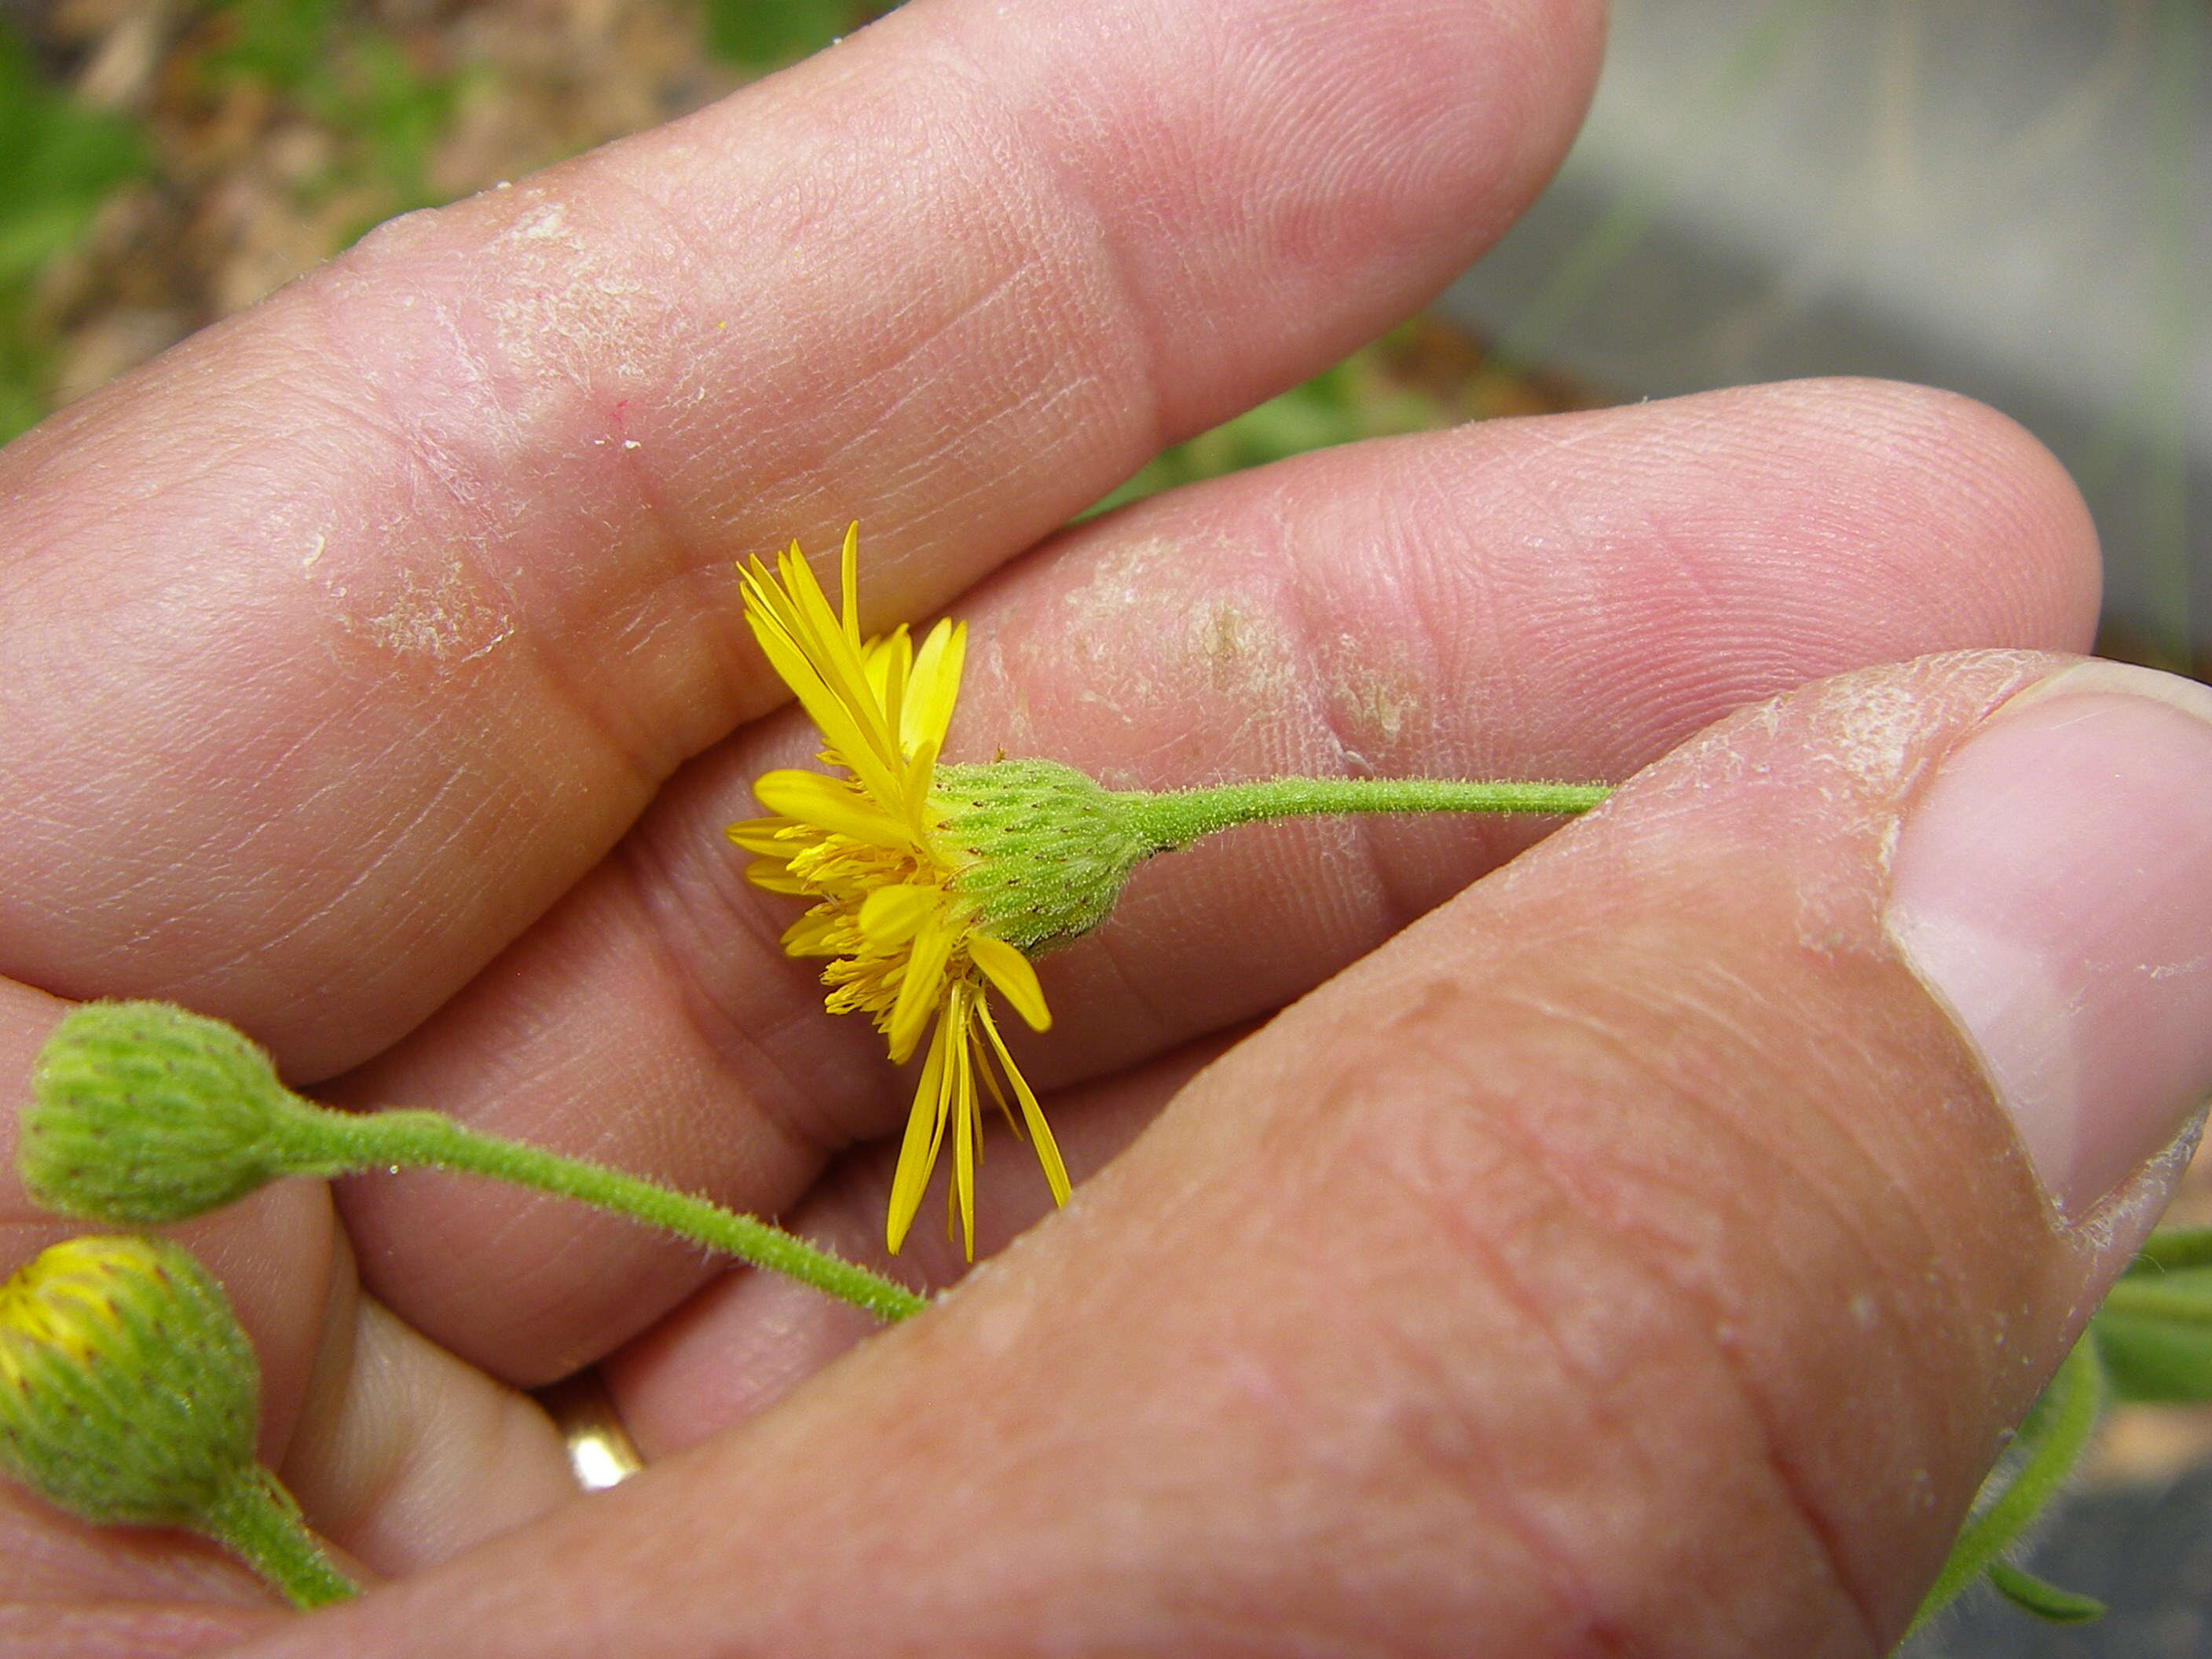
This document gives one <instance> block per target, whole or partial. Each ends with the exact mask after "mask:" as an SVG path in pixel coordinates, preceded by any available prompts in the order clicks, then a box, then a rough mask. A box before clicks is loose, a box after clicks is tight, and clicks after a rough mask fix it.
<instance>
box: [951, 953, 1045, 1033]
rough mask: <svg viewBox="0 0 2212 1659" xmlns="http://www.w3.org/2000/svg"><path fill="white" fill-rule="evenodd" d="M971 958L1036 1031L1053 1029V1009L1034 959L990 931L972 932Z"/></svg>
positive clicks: (969, 956)
mask: <svg viewBox="0 0 2212 1659" xmlns="http://www.w3.org/2000/svg"><path fill="white" fill-rule="evenodd" d="M968 959H969V961H970V962H972V963H975V965H976V966H977V967H978V968H980V969H982V970H983V977H984V978H986V979H987V980H989V981H991V983H992V984H994V985H995V986H997V987H999V994H1000V995H1001V996H1003V997H1005V998H1006V1001H1007V1002H1008V1003H1009V1004H1010V1005H1012V1008H1013V1011H1014V1012H1016V1013H1018V1014H1019V1015H1020V1016H1021V1017H1022V1018H1023V1019H1024V1020H1025V1021H1027V1022H1028V1024H1029V1028H1030V1030H1032V1031H1048V1030H1051V1029H1052V1010H1051V1009H1049V1008H1048V1007H1046V1006H1044V987H1043V986H1042V985H1040V984H1038V983H1037V976H1036V969H1034V968H1032V967H1030V959H1029V958H1028V957H1025V956H1024V955H1023V954H1022V953H1021V952H1020V951H1017V950H1016V949H1014V947H1013V946H1012V945H1009V944H1007V943H1006V941H1005V940H1004V939H993V938H992V937H991V936H990V935H989V934H988V933H970V934H969V935H968Z"/></svg>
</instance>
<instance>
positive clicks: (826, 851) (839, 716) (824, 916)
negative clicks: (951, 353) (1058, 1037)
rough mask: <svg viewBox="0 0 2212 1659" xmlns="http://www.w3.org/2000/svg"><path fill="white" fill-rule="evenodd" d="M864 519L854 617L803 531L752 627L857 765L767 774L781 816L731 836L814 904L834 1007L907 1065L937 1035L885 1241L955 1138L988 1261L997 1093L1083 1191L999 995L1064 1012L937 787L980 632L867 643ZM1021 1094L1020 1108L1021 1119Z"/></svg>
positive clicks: (761, 869) (1024, 1012) (815, 943)
mask: <svg viewBox="0 0 2212 1659" xmlns="http://www.w3.org/2000/svg"><path fill="white" fill-rule="evenodd" d="M859 529H860V527H859V526H857V525H855V526H853V527H852V528H851V529H850V530H848V531H847V532H846V533H845V546H844V552H843V556H842V571H841V574H842V584H841V585H842V595H841V597H842V602H843V603H842V613H841V612H839V611H832V610H831V609H830V608H829V599H828V598H827V596H826V595H824V594H823V591H822V588H821V586H820V584H819V583H817V581H816V580H814V574H813V572H812V571H811V570H809V569H808V568H807V566H806V561H805V557H804V556H802V555H801V554H800V552H799V544H797V543H796V542H794V543H793V544H792V545H791V547H790V549H789V550H787V552H785V553H784V555H783V556H781V558H780V559H779V560H778V561H777V562H776V568H775V572H774V573H771V572H770V571H769V569H768V568H767V567H766V566H764V565H763V564H762V562H760V561H759V560H758V559H754V560H751V561H750V562H749V564H748V565H745V566H741V567H740V568H739V572H738V574H739V575H740V576H741V577H742V579H743V580H744V605H745V620H746V621H747V622H748V623H750V624H751V626H752V630H753V636H754V637H755V638H756V639H757V640H758V641H760V644H761V649H762V650H763V651H764V652H766V653H767V654H768V659H769V664H770V665H772V666H773V667H774V668H775V671H776V672H777V673H779V674H781V676H782V677H783V679H784V682H785V683H786V684H788V685H789V686H790V687H791V689H792V690H793V692H794V693H795V694H797V696H798V698H799V705H800V706H801V707H802V708H805V710H806V712H807V713H808V714H810V715H811V716H812V717H813V720H814V723H815V724H816V725H817V726H819V727H821V729H822V735H823V744H824V747H823V750H822V758H823V761H824V762H826V763H829V765H831V766H833V767H836V768H837V769H840V770H841V771H842V772H843V773H844V774H845V776H842V777H829V776H825V775H823V774H821V773H818V772H797V771H784V772H771V773H769V775H767V776H765V777H763V778H762V779H761V780H760V781H759V782H758V783H757V784H755V785H754V786H753V793H755V794H757V796H759V798H760V801H761V804H762V805H763V806H765V807H767V808H768V810H769V811H770V812H772V813H774V814H775V816H774V817H766V818H754V819H751V820H749V821H748V822H746V823H733V824H732V825H731V826H730V829H729V836H730V839H731V840H732V841H733V842H736V843H737V844H738V846H740V847H742V848H745V849H746V850H747V851H748V852H750V853H752V854H755V855H756V856H755V858H754V860H753V861H752V863H751V864H750V866H748V867H747V869H746V871H745V874H746V875H747V876H748V877H749V878H750V879H751V880H752V881H753V882H754V883H755V884H757V885H759V886H762V887H765V888H767V889H769V890H770V891H772V892H778V893H793V894H797V895H800V896H805V897H807V898H811V899H813V900H814V901H815V904H814V906H813V908H811V909H810V910H808V911H807V913H806V914H805V915H803V916H801V917H800V918H799V920H798V921H796V922H794V923H793V925H792V927H790V929H789V930H788V931H787V933H785V934H784V936H783V948H784V949H785V950H786V951H788V952H789V953H790V954H791V955H793V956H794V957H828V958H829V965H828V966H827V967H826V968H825V969H823V974H822V982H823V984H825V985H827V986H829V997H828V999H827V1000H826V1006H828V1008H829V1012H831V1013H834V1014H842V1013H854V1012H860V1013H866V1014H868V1015H870V1016H872V1018H874V1020H875V1024H876V1029H877V1030H879V1031H881V1032H882V1033H883V1034H884V1037H885V1039H886V1040H887V1042H889V1044H890V1057H891V1059H892V1060H893V1061H894V1062H895V1063H903V1062H904V1061H906V1060H908V1059H910V1058H911V1057H912V1056H913V1055H914V1054H915V1051H916V1050H917V1049H918V1048H921V1040H922V1037H923V1036H924V1035H925V1034H927V1036H928V1037H929V1045H928V1048H927V1053H926V1055H925V1057H924V1059H923V1061H922V1066H921V1082H920V1085H919V1086H918V1087H917V1088H916V1089H915V1096H914V1106H913V1109H911V1111H910V1112H909V1113H908V1116H907V1126H906V1136H905V1139H904V1140H903V1142H902V1144H901V1146H900V1148H899V1159H898V1171H897V1174H896V1176H894V1177H893V1179H892V1182H891V1197H890V1212H889V1214H888V1215H887V1217H886V1218H885V1222H884V1239H885V1242H886V1243H888V1244H889V1246H890V1249H892V1250H893V1251H896V1250H897V1249H898V1248H899V1246H900V1245H901V1244H902V1243H904V1241H905V1238H906V1235H907V1230H908V1227H910V1226H911V1225H913V1222H914V1217H915V1211H916V1210H917V1209H919V1208H920V1207H921V1197H922V1193H923V1191H924V1190H925V1189H926V1188H927V1187H928V1185H929V1177H930V1175H931V1172H932V1171H933V1170H935V1168H936V1167H937V1157H938V1153H939V1151H941V1150H942V1149H943V1146H944V1145H945V1139H946V1137H947V1135H948V1133H949V1134H950V1137H951V1142H952V1189H951V1194H949V1196H948V1204H949V1206H950V1207H951V1212H952V1213H955V1214H957V1217H958V1218H959V1225H960V1233H961V1239H962V1243H963V1246H964V1248H965V1249H966V1250H967V1253H968V1255H969V1258H970V1259H971V1260H972V1259H973V1258H974V1255H975V1162H976V1159H977V1158H978V1156H979V1155H980V1153H981V1149H982V1121H983V1120H982V1110H981V1097H982V1095H983V1094H985V1093H987V1094H988V1095H989V1096H990V1097H991V1098H992V1100H993V1101H994V1103H996V1104H997V1105H998V1107H999V1109H1000V1110H1001V1111H1002V1112H1004V1113H1005V1114H1006V1121H1007V1122H1008V1123H1010V1124H1012V1125H1013V1127H1014V1129H1015V1133H1017V1134H1019V1133H1021V1132H1022V1130H1023V1128H1024V1127H1026V1128H1027V1130H1028V1133H1029V1138H1030V1142H1031V1144H1032V1145H1034V1146H1035V1147H1036V1154H1037V1160H1038V1162H1039V1163H1041V1164H1042V1165H1043V1166H1044V1173H1045V1179H1046V1181H1047V1182H1048V1183H1049V1184H1050V1186H1051V1188H1052V1195H1053V1198H1054V1201H1055V1202H1058V1203H1062V1204H1064V1203H1066V1201H1067V1192H1068V1185H1067V1171H1066V1167H1065V1166H1064V1165H1063V1164H1061V1162H1060V1149H1059V1147H1058V1146H1055V1145H1054V1143H1053V1138H1052V1131H1051V1129H1050V1128H1049V1127H1047V1125H1046V1123H1045V1120H1044V1113H1043V1111H1042V1109H1040V1108H1039V1107H1038V1105H1037V1100H1036V1093H1035V1092H1034V1091H1032V1090H1031V1089H1030V1085H1029V1084H1028V1083H1027V1081H1026V1080H1024V1078H1023V1076H1022V1074H1021V1072H1020V1070H1019V1068H1018V1067H1017V1066H1015V1064H1014V1061H1013V1056H1012V1054H1009V1053H1008V1052H1007V1050H1006V1042H1005V1039H1004V1038H1002V1037H1001V1036H1000V1034H999V1028H998V1025H997V1024H996V1023H995V1022H994V1020H993V1019H992V1018H991V1009H990V1003H989V999H988V995H987V990H988V989H991V988H995V989H996V990H997V991H998V992H999V993H1000V994H1001V995H1003V996H1004V997H1005V998H1006V1000H1007V1002H1008V1003H1010V1004H1011V1005H1012V1006H1013V1009H1014V1011H1015V1012H1017V1013H1018V1014H1020V1015H1021V1017H1022V1018H1024V1020H1026V1021H1027V1022H1028V1023H1029V1024H1030V1026H1031V1028H1033V1029H1034V1030H1040V1031H1042V1030H1044V1029H1045V1028H1046V1027H1047V1026H1048V1025H1049V1024H1051V1020H1052V1017H1051V1014H1050V1013H1049V1012H1048V1011H1047V1009H1046V1007H1045V1002H1044V992H1043V990H1042V987H1040V986H1039V985H1038V984H1037V977H1036V969H1033V968H1032V967H1030V963H1029V958H1028V957H1025V956H1024V955H1023V954H1022V952H1021V951H1019V950H1018V949H1017V948H1016V947H1015V946H1014V945H1010V944H1008V943H1007V942H1006V940H1005V939H1000V938H998V937H996V936H994V934H993V933H990V932H988V931H987V930H986V928H985V927H984V926H983V924H982V919H981V905H980V904H979V902H978V901H977V900H976V899H975V898H974V897H972V896H969V894H968V893H965V892H963V890H961V888H960V885H959V882H960V878H961V877H962V875H963V872H968V871H969V870H971V869H973V868H974V867H975V866H976V864H977V862H978V855H977V854H976V853H975V850H974V849H973V848H970V847H969V846H966V845H964V844H963V842H961V841H960V839H959V838H958V837H957V836H955V835H953V834H952V833H951V831H950V830H949V829H948V828H947V825H946V812H945V802H944V801H943V799H941V797H939V795H938V793H936V790H935V785H936V782H937V777H938V763H937V757H938V750H939V749H940V748H941V747H942V746H943V744H944V742H945V728H946V727H947V726H949V725H950V724H951V719H952V708H953V703H954V702H955V701H956V700H957V697H958V696H959V691H960V669H961V664H962V660H963V654H964V653H965V649H966V643H967V630H966V629H965V627H964V626H963V625H962V624H960V623H954V622H951V621H950V620H946V621H943V622H939V623H938V624H937V625H936V626H935V627H934V628H933V629H930V631H929V634H928V636H927V638H926V639H924V640H923V641H922V642H921V646H920V647H915V645H914V643H913V641H911V640H910V639H909V638H908V634H907V630H906V629H905V627H904V626H903V625H902V626H900V627H898V628H896V629H893V630H892V631H891V632H890V634H889V635H884V636H882V637H880V638H878V639H872V640H863V639H862V638H861V637H860V623H859V619H858V616H857V613H856V611H854V600H853V589H854V574H855V571H856V568H857V562H858V561H857V552H856V550H857V544H858V538H859ZM1001 1079H1003V1081H1004V1085H1005V1086H1003V1087H1002V1086H1001ZM1009 1091H1011V1092H1012V1096H1013V1098H1014V1100H1015V1101H1017V1102H1018V1103H1020V1108H1021V1117H1020V1121H1018V1122H1017V1121H1016V1119H1015V1116H1014V1110H1013V1107H1012V1104H1010V1103H1009V1102H1008V1100H1007V1094H1008V1092H1009ZM948 1225H950V1223H949V1220H948Z"/></svg>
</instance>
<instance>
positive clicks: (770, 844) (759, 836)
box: [722, 818, 797, 859]
mask: <svg viewBox="0 0 2212 1659" xmlns="http://www.w3.org/2000/svg"><path fill="white" fill-rule="evenodd" d="M794 823H795V820H793V819H791V818H747V819H745V820H744V823H733V824H732V825H731V826H730V827H729V828H728V829H725V830H723V831H722V833H723V834H724V835H726V836H728V837H729V838H730V839H731V840H732V841H733V842H736V843H737V844H738V846H740V847H742V848H744V849H745V851H747V852H748V853H758V854H761V856H762V857H763V858H772V859H774V858H788V857H790V856H791V854H793V852H794V851H796V850H797V849H796V848H793V845H792V843H791V842H787V841H785V840H783V839H782V838H781V831H783V830H786V829H791V828H793V825H794Z"/></svg>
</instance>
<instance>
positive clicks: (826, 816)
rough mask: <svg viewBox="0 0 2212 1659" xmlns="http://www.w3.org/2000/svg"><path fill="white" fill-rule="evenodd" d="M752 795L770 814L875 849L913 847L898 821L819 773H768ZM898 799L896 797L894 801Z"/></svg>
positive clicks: (756, 785) (897, 849)
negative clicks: (814, 826)
mask: <svg viewBox="0 0 2212 1659" xmlns="http://www.w3.org/2000/svg"><path fill="white" fill-rule="evenodd" d="M753 793H754V794H755V795H756V796H757V797H758V798H759V799H760V804H761V805H763V806H765V807H767V808H768V809H769V811H771V812H775V813H778V814H780V815H781V816H782V817H787V818H797V819H799V820H800V821H801V822H802V823H809V824H813V825H816V826H817V827H819V828H821V829H834V830H836V832H837V833H838V834H839V835H841V836H851V837H852V838H853V839H854V841H862V842H867V843H868V844H869V845H870V846H872V847H888V848H891V849H893V850H894V851H898V852H904V851H906V850H908V849H909V848H912V847H913V845H914V837H913V836H912V835H911V834H910V833H908V830H907V829H905V827H904V826H903V825H902V824H900V823H898V822H897V821H896V819H893V818H890V817H886V816H885V815H884V813H882V812H880V811H877V810H876V809H875V808H874V807H873V806H872V805H869V803H868V802H867V801H866V800H865V799H862V798H861V797H860V796H859V795H857V794H855V793H854V792H853V790H852V788H851V787H850V786H849V785H847V784H842V783H840V782H838V781H837V780H836V779H835V778H830V777H824V776H823V775H822V774H821V773H819V772H798V771H781V772H769V773H765V774H763V775H762V777H761V778H760V780H759V781H757V783H755V784H754V785H753ZM891 799H892V800H893V801H894V802H896V800H897V799H898V797H897V795H896V793H894V794H893V795H892V796H891Z"/></svg>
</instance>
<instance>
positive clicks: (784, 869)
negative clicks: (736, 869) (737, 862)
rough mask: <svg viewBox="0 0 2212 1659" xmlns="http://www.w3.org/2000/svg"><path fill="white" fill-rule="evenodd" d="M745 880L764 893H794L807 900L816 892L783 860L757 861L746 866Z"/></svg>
mask: <svg viewBox="0 0 2212 1659" xmlns="http://www.w3.org/2000/svg"><path fill="white" fill-rule="evenodd" d="M745 879H746V880H747V881H749V882H750V883H752V884H753V885H754V886H756V887H758V888H760V889H762V890H763V891H766V892H770V893H793V894H796V895H797V896H799V897H800V898H805V896H807V895H808V894H809V893H811V892H812V891H813V889H812V888H811V887H809V886H808V885H807V884H805V882H803V881H801V880H799V878H798V877H796V876H794V875H793V874H792V873H791V866H790V865H788V864H787V863H786V862H784V860H781V859H776V858H768V859H755V860H753V861H752V862H751V863H750V864H748V865H747V866H745Z"/></svg>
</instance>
